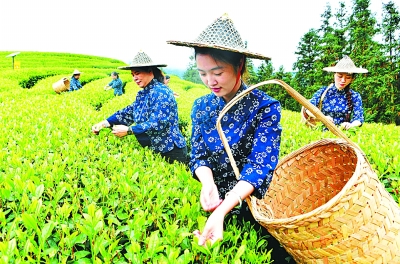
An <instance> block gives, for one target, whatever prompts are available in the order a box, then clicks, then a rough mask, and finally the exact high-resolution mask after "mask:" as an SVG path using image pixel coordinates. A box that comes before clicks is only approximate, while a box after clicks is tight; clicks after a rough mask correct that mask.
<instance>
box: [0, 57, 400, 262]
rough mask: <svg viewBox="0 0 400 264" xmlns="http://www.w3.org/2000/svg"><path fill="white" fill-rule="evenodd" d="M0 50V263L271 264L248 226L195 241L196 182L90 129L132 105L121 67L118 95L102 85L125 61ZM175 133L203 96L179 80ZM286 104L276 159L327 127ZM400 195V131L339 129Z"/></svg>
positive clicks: (198, 219) (127, 141)
mask: <svg viewBox="0 0 400 264" xmlns="http://www.w3.org/2000/svg"><path fill="white" fill-rule="evenodd" d="M10 53H11V52H0V70H1V74H0V124H1V125H0V133H1V135H2V136H1V137H0V263H268V262H269V261H272V260H270V256H269V253H268V251H269V250H270V248H269V247H268V244H267V242H266V240H265V239H263V238H262V237H259V236H257V233H256V232H255V231H253V230H252V229H251V228H250V227H249V226H245V227H244V228H241V227H239V226H235V225H231V226H229V227H228V228H227V229H226V232H225V234H224V240H223V241H222V242H221V243H216V244H215V245H213V246H212V247H207V248H203V247H199V246H198V245H197V242H196V241H195V240H194V238H193V235H192V232H193V231H194V230H195V229H202V227H203V226H204V224H205V221H206V219H207V215H208V214H207V213H205V212H203V211H202V209H201V206H200V203H199V197H198V195H199V192H200V187H201V186H200V184H199V183H198V182H197V181H195V180H193V179H192V177H191V174H190V172H189V170H188V168H186V167H185V166H184V165H182V164H178V163H175V164H169V163H167V162H165V161H164V160H163V159H162V158H161V157H160V156H159V155H157V154H154V153H152V152H150V151H148V150H146V149H143V148H141V147H140V146H139V143H138V142H137V141H136V139H135V138H134V137H125V138H122V139H119V138H116V137H114V136H113V135H112V134H111V133H110V131H109V130H102V131H101V133H100V134H99V135H98V136H96V135H94V134H92V133H91V131H90V128H91V126H92V125H93V124H94V123H97V122H99V121H101V120H103V119H104V118H106V117H108V116H109V115H111V114H113V113H114V112H115V111H116V110H119V109H121V108H123V107H124V106H126V105H128V104H130V103H131V102H132V101H133V100H134V98H135V95H136V93H137V91H138V90H139V89H140V88H139V87H137V86H136V84H134V83H133V82H132V77H131V75H130V72H129V71H119V72H120V78H121V79H122V80H123V81H124V82H126V87H125V90H126V93H125V94H124V95H123V96H120V97H114V95H113V91H112V90H110V91H104V90H103V87H104V86H105V85H106V84H107V83H108V82H110V80H111V77H110V76H109V74H110V73H111V72H112V71H114V70H116V68H117V67H118V66H122V65H124V63H123V62H121V61H118V60H113V59H109V58H102V57H95V56H86V55H76V54H66V53H43V52H23V53H21V54H19V55H18V56H17V57H16V60H19V61H20V64H21V69H19V70H12V69H11V59H10V58H5V56H6V55H8V54H10ZM74 69H79V70H80V71H81V72H82V75H81V82H82V83H83V84H84V88H83V89H81V90H79V91H76V92H72V93H68V92H67V93H62V94H56V93H55V92H54V91H53V89H52V83H54V82H56V81H57V80H59V79H61V78H62V77H68V78H70V74H71V73H72V71H73V70H74ZM170 87H171V89H173V90H174V91H176V92H177V93H179V94H180V96H179V97H178V98H177V102H178V107H179V118H180V124H181V127H182V128H183V133H184V135H185V136H186V137H187V139H188V140H189V137H190V109H191V106H192V103H193V101H194V100H195V99H196V98H198V97H200V96H202V95H204V94H206V93H208V92H209V91H208V89H206V88H205V87H204V86H202V85H196V84H193V83H190V82H187V81H184V80H181V79H179V78H178V77H176V76H172V77H171V82H170ZM299 120H300V116H299V114H298V113H294V112H289V111H283V115H282V126H283V135H282V142H281V156H282V157H283V156H285V155H287V154H289V153H291V152H292V151H294V150H296V149H298V148H300V147H302V146H304V145H306V144H308V143H311V142H313V141H316V140H318V139H321V138H331V137H334V135H333V134H331V133H330V132H323V131H320V130H310V129H308V128H307V127H305V126H304V125H302V124H301V123H300V122H299ZM347 135H348V136H349V137H350V138H351V140H352V141H354V142H356V143H357V144H358V145H359V146H360V147H361V148H362V149H363V151H364V152H365V154H366V156H367V158H368V160H369V161H370V163H371V164H372V166H373V168H374V170H375V171H376V172H377V174H378V176H379V177H380V180H381V182H382V184H384V185H385V187H386V189H387V190H388V191H389V192H390V193H391V194H392V196H393V198H394V199H395V200H396V201H397V202H399V197H400V195H399V193H398V192H399V190H400V158H399V153H400V140H399V139H400V127H396V126H394V125H382V124H365V125H363V126H362V128H360V129H359V130H357V131H356V132H354V131H351V132H347Z"/></svg>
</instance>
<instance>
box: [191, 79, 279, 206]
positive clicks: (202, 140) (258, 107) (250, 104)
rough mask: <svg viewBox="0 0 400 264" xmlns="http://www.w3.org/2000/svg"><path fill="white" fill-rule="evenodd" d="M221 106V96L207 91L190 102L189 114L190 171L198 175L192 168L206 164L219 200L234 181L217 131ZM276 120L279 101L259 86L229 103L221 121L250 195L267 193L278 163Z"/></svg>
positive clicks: (259, 196) (234, 177) (242, 88)
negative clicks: (249, 186) (249, 189)
mask: <svg viewBox="0 0 400 264" xmlns="http://www.w3.org/2000/svg"><path fill="white" fill-rule="evenodd" d="M244 89H247V86H246V85H244V84H242V86H241V88H240V89H239V91H238V93H239V92H241V91H243V90H244ZM225 105H226V103H225V101H224V100H223V98H221V97H217V96H216V95H214V94H208V95H206V96H203V97H201V98H199V99H197V100H196V101H195V102H194V105H193V109H192V113H191V118H192V125H193V127H192V138H191V142H192V151H191V155H190V169H191V172H192V174H193V176H194V177H195V178H197V177H196V176H195V170H196V169H197V168H198V167H200V166H207V167H209V168H210V169H211V170H212V172H213V176H214V182H215V184H216V185H217V187H218V191H219V195H220V197H221V198H224V196H225V194H226V193H227V192H228V191H230V190H231V189H232V188H233V187H234V186H235V185H236V183H237V180H236V176H235V174H234V172H233V169H232V166H231V164H230V161H229V158H228V155H227V153H226V151H225V149H224V146H223V144H222V141H221V139H220V136H219V134H218V131H217V129H216V122H217V117H218V115H219V113H220V112H221V110H222V109H223V107H224V106H225ZM280 118H281V106H280V103H279V102H278V101H277V100H275V99H274V98H272V97H270V96H268V95H267V94H266V93H264V92H262V91H260V90H253V91H252V92H251V93H250V94H248V95H246V96H245V97H244V98H242V99H241V100H240V101H239V102H237V103H236V104H235V105H233V106H232V108H230V109H229V111H228V112H227V113H226V114H225V116H224V117H223V118H222V120H221V127H222V130H223V131H224V133H225V135H226V138H227V140H228V142H229V146H230V148H231V150H232V153H233V157H234V159H235V161H236V164H237V166H238V169H239V171H240V180H244V181H247V182H249V183H250V184H251V185H253V186H254V188H255V191H254V193H253V195H255V196H256V197H258V198H261V197H262V196H263V195H264V194H265V193H266V191H267V189H268V187H269V184H270V182H271V180H272V174H273V171H274V169H275V167H276V165H277V163H278V156H279V147H280V139H281V131H282V129H281V126H280Z"/></svg>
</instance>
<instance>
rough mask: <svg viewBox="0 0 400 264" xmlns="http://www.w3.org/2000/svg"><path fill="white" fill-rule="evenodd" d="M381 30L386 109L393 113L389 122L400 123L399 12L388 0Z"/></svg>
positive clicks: (384, 6)
mask: <svg viewBox="0 0 400 264" xmlns="http://www.w3.org/2000/svg"><path fill="white" fill-rule="evenodd" d="M381 25H382V26H381V27H382V28H381V31H382V34H383V44H384V45H383V47H384V52H385V55H386V63H387V64H388V67H387V68H388V73H387V78H385V79H386V80H387V82H386V83H387V92H388V93H389V95H388V102H387V111H388V112H389V113H393V114H392V116H393V118H391V120H390V121H391V122H395V123H396V124H397V125H400V14H399V11H398V9H397V7H396V5H395V4H394V3H393V2H392V1H389V2H388V3H387V4H383V14H382V23H381Z"/></svg>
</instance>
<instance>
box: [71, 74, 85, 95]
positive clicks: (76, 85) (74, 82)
mask: <svg viewBox="0 0 400 264" xmlns="http://www.w3.org/2000/svg"><path fill="white" fill-rule="evenodd" d="M81 88H82V84H81V82H80V81H79V79H76V78H75V77H74V76H72V77H71V81H70V83H69V91H70V92H73V91H77V90H79V89H81Z"/></svg>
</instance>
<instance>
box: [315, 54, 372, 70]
mask: <svg viewBox="0 0 400 264" xmlns="http://www.w3.org/2000/svg"><path fill="white" fill-rule="evenodd" d="M323 70H324V71H327V72H346V73H350V74H352V73H367V72H368V70H367V69H364V68H357V67H356V65H354V62H353V61H352V60H351V59H350V57H349V56H347V55H345V56H344V57H343V58H342V59H341V60H340V61H339V62H338V63H337V64H336V65H335V66H333V67H325V68H323Z"/></svg>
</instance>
